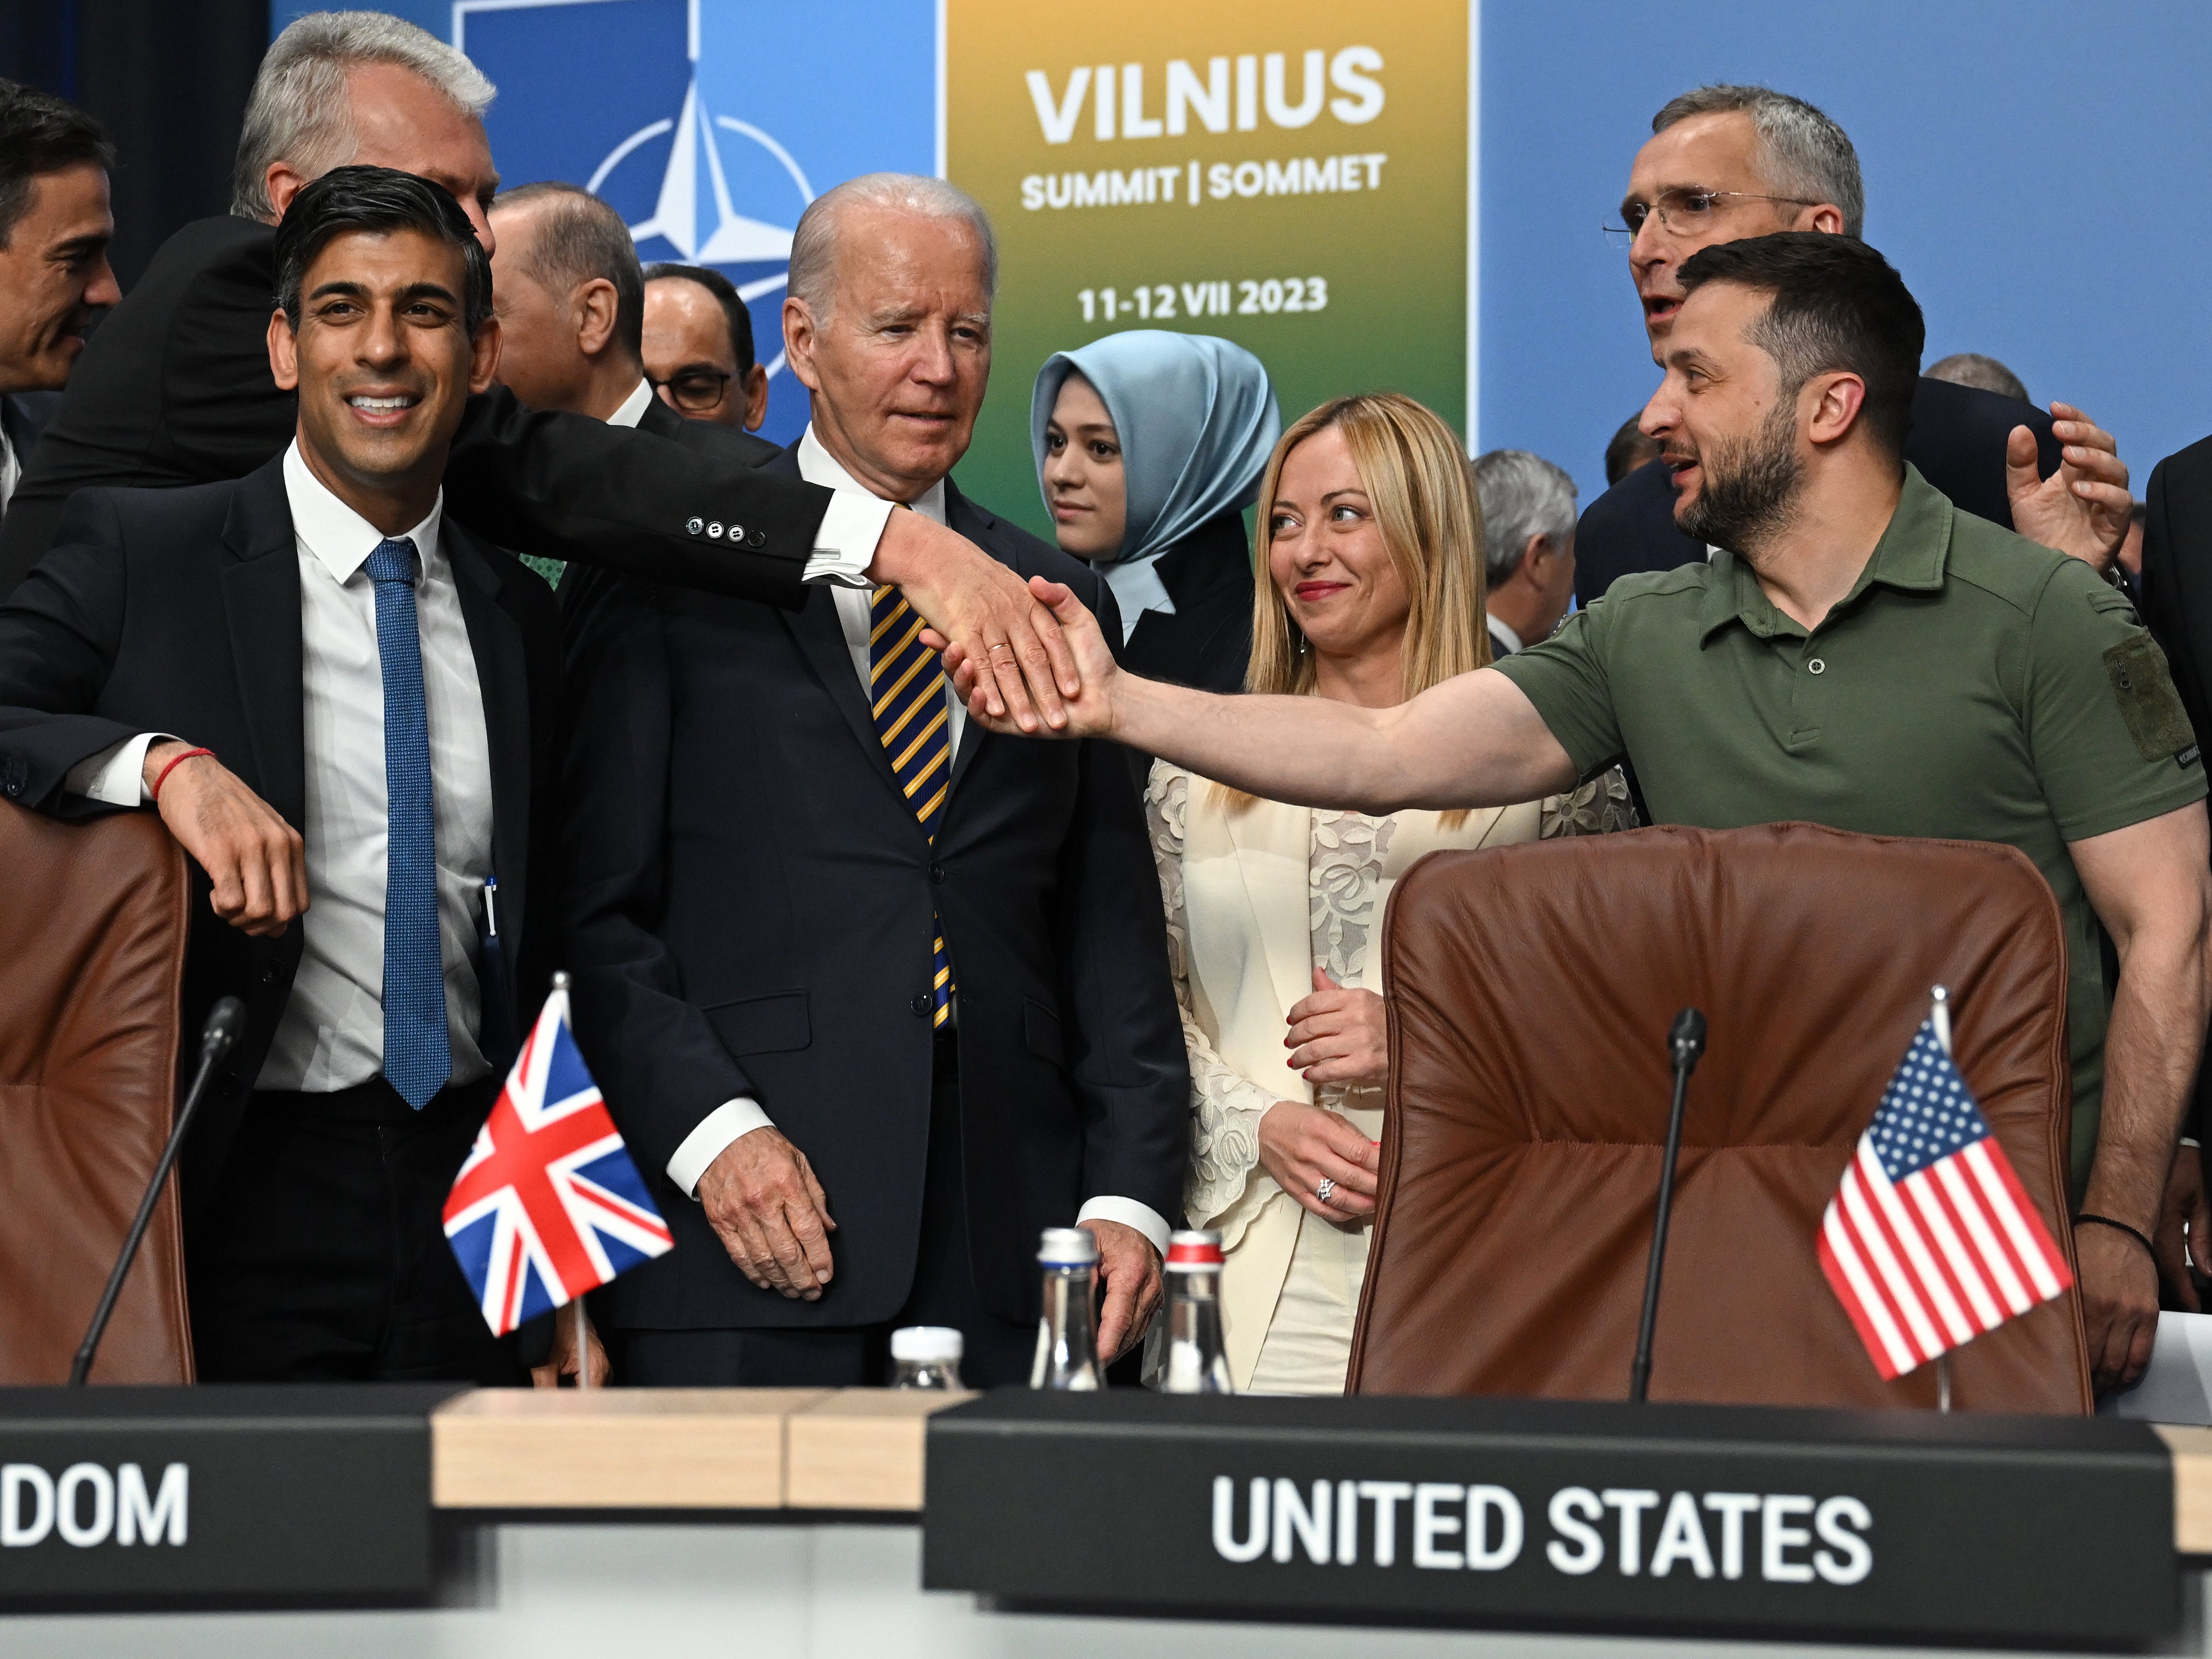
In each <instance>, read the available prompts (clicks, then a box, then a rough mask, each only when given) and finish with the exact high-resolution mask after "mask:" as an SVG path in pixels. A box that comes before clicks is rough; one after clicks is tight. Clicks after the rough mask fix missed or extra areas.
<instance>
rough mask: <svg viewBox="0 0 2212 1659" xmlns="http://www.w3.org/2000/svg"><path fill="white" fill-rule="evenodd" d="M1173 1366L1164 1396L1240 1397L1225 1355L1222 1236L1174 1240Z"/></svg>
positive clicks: (1170, 1263)
mask: <svg viewBox="0 0 2212 1659" xmlns="http://www.w3.org/2000/svg"><path fill="white" fill-rule="evenodd" d="M1166 1265H1167V1276H1168V1365H1167V1376H1166V1378H1165V1380H1164V1381H1163V1382H1162V1383H1161V1384H1160V1392H1161V1393H1163V1394H1234V1393H1236V1392H1237V1387H1236V1384H1233V1383H1231V1381H1230V1380H1229V1356H1228V1355H1227V1354H1225V1353H1223V1352H1222V1351H1221V1235H1220V1234H1219V1233H1218V1232H1178V1233H1176V1234H1173V1235H1172V1236H1171V1237H1170V1238H1169V1240H1168V1259H1167V1264H1166Z"/></svg>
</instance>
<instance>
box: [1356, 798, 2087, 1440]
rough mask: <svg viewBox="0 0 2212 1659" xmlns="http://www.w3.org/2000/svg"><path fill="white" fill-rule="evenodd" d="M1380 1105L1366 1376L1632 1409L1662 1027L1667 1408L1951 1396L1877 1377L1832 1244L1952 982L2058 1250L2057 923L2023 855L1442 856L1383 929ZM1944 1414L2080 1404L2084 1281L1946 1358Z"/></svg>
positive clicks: (1693, 844)
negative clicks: (1690, 1018) (1835, 1280)
mask: <svg viewBox="0 0 2212 1659" xmlns="http://www.w3.org/2000/svg"><path fill="white" fill-rule="evenodd" d="M1384 971H1385V974H1386V976H1387V984H1388V986H1389V1001H1390V1051H1391V1067H1390V1088H1389V1113H1388V1117H1387V1127H1386V1128H1385V1129H1384V1131H1383V1186H1382V1194H1381V1211H1380V1214H1379V1216H1378V1220H1377V1225H1376V1232H1375V1237H1374V1240H1373V1248H1372V1250H1371V1253H1370V1262H1369V1267H1368V1277H1367V1283H1366V1288H1365V1291H1364V1295H1363V1297H1362V1300H1361V1306H1360V1317H1359V1330H1358V1340H1357V1342H1356V1344H1355V1347H1354V1350H1353V1354H1352V1383H1351V1387H1352V1388H1353V1389H1354V1390H1358V1391H1360V1392H1364V1393H1373V1394H1491V1395H1519V1396H1547V1397H1553V1398H1566V1399H1620V1398H1625V1397H1626V1393H1627V1389H1628V1369H1629V1361H1630V1359H1631V1358H1632V1354H1633V1352H1634V1347H1635V1341H1636V1327H1637V1323H1638V1315H1639V1313H1640V1311H1641V1308H1642V1304H1643V1294H1644V1271H1645V1267H1646V1262H1647V1260H1648V1257H1649V1254H1650V1239H1651V1224H1652V1220H1653V1216H1654V1214H1655V1211H1656V1202H1657V1188H1658V1180H1659V1164H1660V1158H1661V1153H1662V1147H1663V1145H1664V1142H1665V1139H1666V1129H1667V1115H1668V1099H1669V1095H1670V1092H1671V1084H1672V1075H1673V1074H1672V1070H1671V1065H1670V1062H1669V1059H1668V1050H1667V1042H1666V1038H1667V1032H1668V1026H1670V1025H1671V1024H1672V1022H1673V1020H1674V1014H1676V1012H1677V1011H1678V1010H1680V1009H1681V1008H1685V1007H1689V1006H1695V1007H1698V1008H1702V1009H1704V1010H1705V1015H1706V1019H1707V1021H1708V1025H1709V1028H1710V1032H1711V1035H1710V1038H1709V1039H1708V1045H1707V1048H1706V1052H1705V1059H1704V1061H1703V1063H1701V1064H1700V1065H1699V1068H1698V1070H1697V1073H1696V1075H1695V1077H1694V1078H1693V1080H1692V1083H1691V1086H1690V1093H1689V1105H1688V1110H1687V1112H1686V1116H1685V1119H1684V1129H1683V1136H1682V1151H1681V1161H1680V1166H1679V1173H1678V1176H1677V1179H1676V1185H1675V1193H1674V1217H1673V1221H1672V1224H1671V1226H1672V1237H1671V1238H1670V1241H1669V1244H1668V1254H1667V1260H1666V1265H1665V1277H1664V1279H1663V1281H1662V1288H1661V1293H1660V1299H1659V1319H1658V1329H1657V1338H1656V1342H1655V1344H1654V1348H1653V1359H1652V1368H1651V1383H1650V1393H1651V1397H1652V1398H1654V1399H1667V1400H1705V1401H1717V1402H1753V1403H1765V1404H1775V1405H1826V1406H1896V1407H1926V1406H1930V1405H1933V1404H1934V1402H1935V1397H1936V1380H1935V1377H1934V1375H1933V1373H1934V1370H1935V1367H1933V1366H1923V1367H1922V1368H1921V1369H1920V1370H1919V1371H1916V1372H1913V1373H1911V1374H1909V1375H1907V1376H1905V1377H1900V1378H1899V1379H1898V1380H1897V1381H1895V1382H1893V1383H1885V1382H1883V1381H1882V1380H1881V1377H1880V1376H1879V1375H1878V1374H1877V1373H1876V1372H1875V1369H1874V1365H1873V1364H1872V1362H1871V1361H1869V1359H1868V1358H1867V1355H1866V1351H1865V1349H1864V1348H1863V1347H1861V1346H1860V1343H1859V1339H1858V1337H1857V1335H1856V1333H1855V1332H1854V1331H1853V1329H1852V1328H1851V1325H1850V1321H1849V1320H1848V1319H1847V1318H1846V1317H1845V1316H1844V1311H1843V1309H1842V1308H1841V1306H1840V1305H1838V1302H1837V1300H1836V1299H1835V1296H1834V1295H1833V1293H1832V1292H1831V1291H1830V1290H1829V1288H1828V1285H1827V1281H1826V1279H1825V1278H1823V1277H1822V1275H1821V1273H1820V1263H1819V1260H1818V1258H1817V1256H1816V1255H1815V1251H1814V1240H1815V1238H1816V1236H1817V1234H1818V1231H1819V1228H1820V1220H1821V1216H1822V1214H1823V1213H1824V1212H1825V1210H1826V1207H1827V1202H1828V1200H1829V1198H1830V1197H1831V1196H1833V1194H1834V1193H1835V1191H1836V1189H1837V1186H1838V1184H1839V1183H1840V1182H1841V1180H1842V1178H1843V1173H1844V1166H1846V1164H1847V1163H1848V1162H1849V1161H1850V1158H1851V1156H1852V1155H1853V1153H1854V1151H1855V1150H1856V1147H1857V1142H1858V1138H1859V1136H1860V1135H1861V1134H1862V1132H1863V1130H1864V1129H1865V1128H1866V1126H1867V1123H1868V1121H1869V1119H1870V1118H1871V1117H1873V1115H1874V1111H1875V1106H1876V1105H1877V1104H1878V1103H1879V1101H1880V1100H1881V1095H1882V1092H1883V1089H1884V1087H1886V1085H1887V1082H1888V1080H1889V1077H1890V1075H1891V1073H1892V1072H1893V1070H1894V1069H1895V1068H1896V1066H1897V1063H1898V1062H1899V1060H1900V1059H1901V1058H1902V1057H1904V1053H1905V1046H1906V1044H1908V1043H1909V1042H1910V1041H1911V1036H1912V1033H1913V1032H1914V1030H1915V1029H1916V1028H1917V1026H1918V1025H1919V1023H1920V1021H1921V1020H1923V1018H1924V1017H1925V1016H1926V1014H1927V1012H1928V1002H1929V988H1930V987H1931V986H1933V985H1936V984H1942V985H1944V986H1946V987H1948V990H1949V991H1950V994H1951V999H1952V1006H1953V1010H1954V1014H1953V1022H1954V1051H1955V1053H1956V1055H1957V1057H1958V1060H1959V1063H1960V1069H1961V1070H1962V1071H1963V1072H1964V1073H1965V1074H1966V1080H1967V1082H1968V1083H1969V1085H1970V1086H1971V1087H1972V1090H1973V1092H1974V1095H1975V1098H1976V1099H1978V1101H1979V1102H1980V1104H1981V1107H1982V1111H1984V1114H1986V1116H1987V1117H1988V1118H1989V1120H1990V1125H1991V1127H1992V1128H1993V1129H1994V1130H1995V1131H1996V1136H1997V1139H1998V1141H1999V1142H2000V1143H2001V1144H2002V1147H2004V1150H2005V1152H2006V1153H2007V1154H2008V1157H2009V1158H2010V1159H2011V1160H2012V1163H2013V1166H2014V1168H2015V1170H2016V1171H2017V1172H2018V1173H2019V1176H2020V1178H2021V1184H2022V1185H2023V1186H2024V1187H2025V1188H2026V1189H2027V1194H2028V1196H2029V1197H2030V1198H2031V1199H2033V1201H2034V1202H2035V1204H2036V1206H2037V1208H2039V1211H2040V1212H2041V1214H2042V1215H2043V1217H2044V1220H2045V1223H2046V1225H2048V1226H2050V1227H2051V1232H2052V1234H2053V1236H2054V1237H2055V1238H2057V1240H2058V1241H2059V1244H2060V1247H2061V1248H2062V1249H2063V1250H2064V1251H2065V1252H2066V1256H2067V1259H2068V1261H2069V1262H2071V1261H2072V1260H2073V1238H2072V1233H2071V1232H2070V1230H2069V1228H2068V1227H2067V1226H2066V1225H2065V1222H2064V1218H2065V1216H2066V1215H2067V1214H2068V1210H2067V1202H2066V1191H2067V1188H2066V1182H2067V1167H2068V1165H2067V1151H2068V1123H2069V1112H2070V1106H2071V1086H2070V1081H2069V1069H2068V1060H2067V1047H2066V983H2067V982H2066V955H2065V947H2064V939H2063V934H2062V932H2061V929H2060V921H2059V913H2058V906H2057V901H2056V900H2055V899H2053V898H2052V896H2051V889H2050V887H2048V885H2046V884H2045V881H2044V880H2043V878H2042V876H2041V875H2039V873H2038V872H2037V870H2036V869H2035V866H2034V865H2033V863H2030V862H2029V861H2028V859H2027V858H2026V857H2024V856H2022V855H2021V853H2020V852H2018V851H2015V850H2014V849H2012V848H2009V847H1999V846H1991V845H1984V844H1982V843H1978V842H1962V841H1929V840H1915V839H1893V838H1889V837H1877V836H1867V835H1850V834H1845V833H1842V832H1840V831H1837V830H1830V829H1825V828H1821V827H1820V826H1814V825H1808V824H1776V825H1768V826H1760V827H1757V828H1752V829H1741V830H1729V831H1706V830H1694V829H1680V828H1672V827H1668V828H1659V829H1650V830H1640V831H1636V832H1632V833H1628V834H1625V835H1613V836H1605V837H1601V838H1600V837H1592V838H1588V839H1564V840H1555V841H1545V842H1538V843H1532V844H1528V845H1521V846H1512V847H1504V848H1498V849H1496V850H1493V851H1484V852H1448V853H1438V854H1436V855H1434V856H1433V857H1429V858H1426V859H1425V860H1423V861H1422V862H1421V863H1419V864H1418V865H1416V866H1415V867H1414V868H1413V869H1412V870H1411V871H1410V872H1408V873H1407V875H1406V876H1405V878H1404V879H1403V880H1402V881H1401V882H1400V883H1399V884H1398V888H1397V891H1396V893H1395V894H1394V895H1393V898H1392V901H1391V905H1390V911H1389V917H1388V920H1387V923H1386V942H1385V945H1384ZM1952 1374H1953V1379H1954V1380H1953V1396H1952V1397H1953V1400H1954V1404H1955V1405H1957V1406H1958V1407H1960V1408H1972V1409H1978V1410H1984V1411H2026V1412H2062V1413H2078V1412H2083V1411H2087V1409H2089V1408H2090V1404H2091V1396H2090V1391H2089V1377H2088V1361H2087V1352H2086V1349H2085V1347H2084V1344H2083V1340H2082V1335H2081V1312H2080V1308H2079V1305H2078V1303H2077V1301H2076V1299H2075V1294H2074V1293H2072V1292H2070V1291H2069V1292H2068V1293H2066V1294H2065V1295H2064V1296H2063V1297H2061V1298H2060V1299H2058V1300H2057V1301H2055V1302H2051V1303H2047V1304H2045V1305H2043V1306H2042V1307H2039V1308H2038V1309H2036V1310H2035V1311H2033V1312H2031V1313H2029V1314H2027V1315H2024V1316H2023V1317H2020V1318H2018V1319H2015V1320H2014V1321H2012V1322H2011V1323H2009V1324H2007V1325H2005V1326H2003V1327H2002V1328H2001V1329H1998V1330H1996V1331H1995V1332H1992V1333H1991V1334H1990V1335H1986V1336H1983V1337H1980V1338H1978V1339H1977V1340H1976V1341H1973V1342H1971V1343H1969V1344H1968V1345H1967V1346H1966V1347H1965V1348H1964V1349H1962V1350H1960V1351H1959V1352H1958V1353H1955V1354H1954V1356H1953V1357H1952Z"/></svg>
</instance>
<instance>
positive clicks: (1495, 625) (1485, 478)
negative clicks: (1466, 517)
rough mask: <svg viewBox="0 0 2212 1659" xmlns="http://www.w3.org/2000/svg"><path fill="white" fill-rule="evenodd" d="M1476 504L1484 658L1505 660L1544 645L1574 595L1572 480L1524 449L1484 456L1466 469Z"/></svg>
mask: <svg viewBox="0 0 2212 1659" xmlns="http://www.w3.org/2000/svg"><path fill="white" fill-rule="evenodd" d="M1474 487H1475V493H1476V494H1477V495H1478V496H1480V499H1481V501H1482V548H1483V563H1484V565H1485V566H1486V568H1485V571H1484V575H1485V578H1486V580H1485V583H1484V586H1485V587H1486V590H1487V592H1486V596H1485V602H1486V605H1487V606H1488V609H1489V611H1490V654H1491V655H1492V657H1510V656H1512V655H1513V653H1514V652H1515V651H1519V650H1520V649H1521V648H1522V646H1523V645H1534V644H1535V643H1536V642H1537V641H1538V640H1539V639H1550V638H1551V637H1552V630H1553V628H1556V627H1559V619H1560V618H1561V617H1562V616H1565V615H1566V614H1567V606H1568V605H1569V604H1570V603H1571V602H1572V601H1573V599H1574V596H1575V481H1574V480H1573V479H1571V478H1570V477H1568V476H1567V475H1566V472H1565V469H1562V468H1559V467H1555V466H1553V464H1552V463H1550V462H1549V461H1547V460H1545V459H1544V458H1543V457H1541V456H1539V455H1531V454H1529V453H1528V451H1527V450H1492V451H1490V453H1489V454H1487V455H1485V456H1483V457H1481V458H1480V459H1479V460H1477V461H1476V462H1475V463H1474Z"/></svg>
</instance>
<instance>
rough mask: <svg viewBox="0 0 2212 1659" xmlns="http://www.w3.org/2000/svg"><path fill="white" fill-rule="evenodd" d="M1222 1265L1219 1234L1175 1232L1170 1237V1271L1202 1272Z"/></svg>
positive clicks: (1168, 1262) (1168, 1264)
mask: <svg viewBox="0 0 2212 1659" xmlns="http://www.w3.org/2000/svg"><path fill="white" fill-rule="evenodd" d="M1220 1265H1221V1235H1220V1234H1219V1233H1218V1232H1174V1233H1170V1234H1169V1235H1168V1260H1167V1266H1168V1271H1170V1273H1172V1272H1174V1271H1176V1269H1177V1268H1182V1270H1184V1271H1186V1272H1202V1271H1207V1270H1211V1269H1212V1268H1218V1267H1219V1266H1220Z"/></svg>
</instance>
